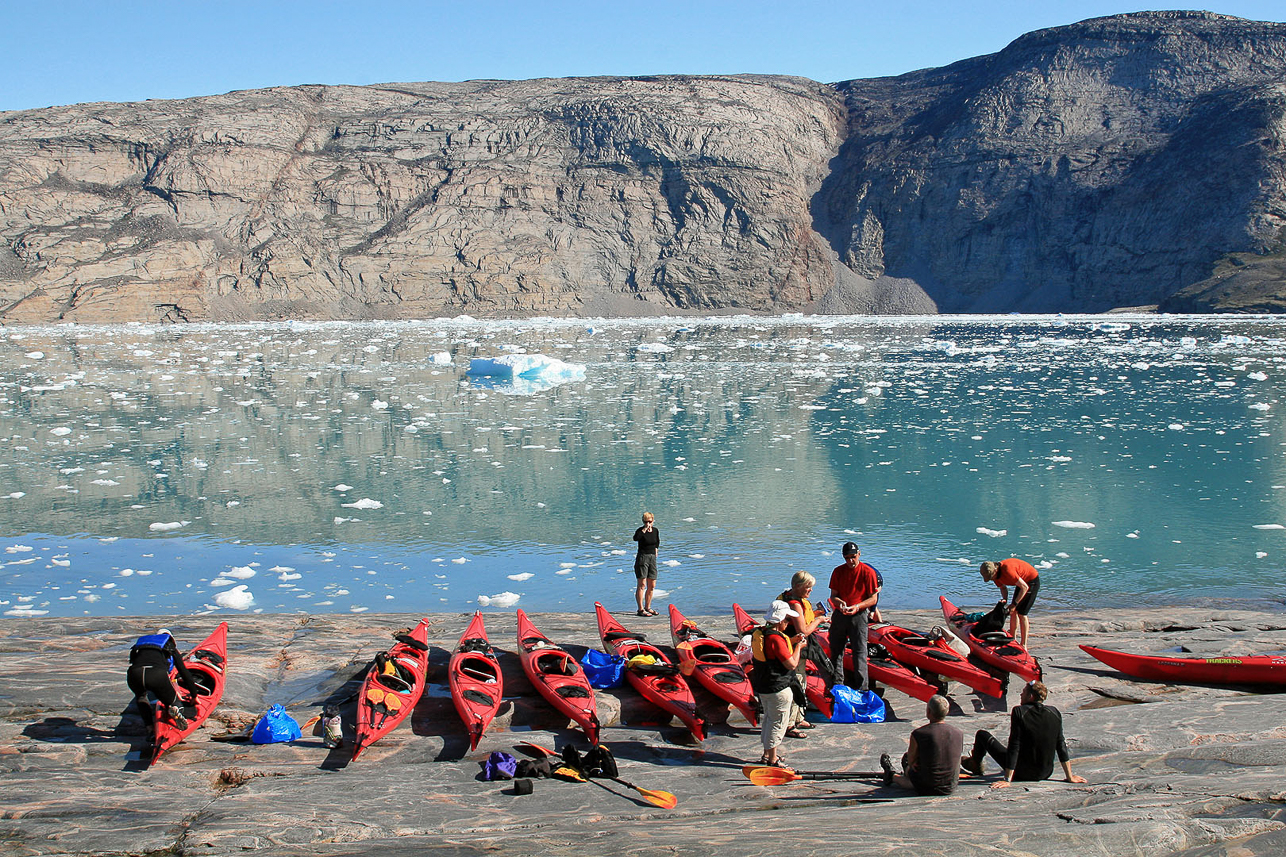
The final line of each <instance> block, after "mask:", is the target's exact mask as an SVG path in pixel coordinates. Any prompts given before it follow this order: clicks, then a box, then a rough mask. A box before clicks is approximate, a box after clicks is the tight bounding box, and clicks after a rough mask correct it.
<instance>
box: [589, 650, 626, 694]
mask: <svg viewBox="0 0 1286 857" xmlns="http://www.w3.org/2000/svg"><path fill="white" fill-rule="evenodd" d="M580 665H581V667H582V668H583V669H584V670H585V678H587V679H589V686H590V687H597V688H609V687H620V686H621V685H622V684H623V683H624V682H625V658H622V657H619V656H618V655H609V654H608V653H607V652H600V651H599V650H598V649H590V650H589V651H587V652H586V653H585V656H584V657H583V658H581V659H580Z"/></svg>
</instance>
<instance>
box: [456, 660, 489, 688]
mask: <svg viewBox="0 0 1286 857" xmlns="http://www.w3.org/2000/svg"><path fill="white" fill-rule="evenodd" d="M460 672H461V673H463V674H464V675H466V676H468V677H469V678H471V679H474V680H475V681H482V682H486V683H487V684H495V681H496V674H495V673H494V672H491V671H490V670H486V669H480V668H478V667H475V666H470V665H469V664H465V665H464V666H462V667H460Z"/></svg>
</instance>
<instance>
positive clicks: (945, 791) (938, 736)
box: [880, 694, 964, 795]
mask: <svg viewBox="0 0 1286 857" xmlns="http://www.w3.org/2000/svg"><path fill="white" fill-rule="evenodd" d="M950 709H951V703H950V701H949V700H948V699H947V698H946V697H945V696H942V695H941V694H935V695H934V696H932V697H930V698H929V702H928V704H927V705H925V708H924V713H925V716H927V717H928V718H929V722H928V723H926V724H924V725H923V726H921V727H920V728H919V729H916V730H915V731H914V732H912V733H911V740H910V741H909V742H908V743H907V748H906V753H905V754H904V755H903V756H902V772H901V773H898V772H895V771H894V770H893V761H892V760H891V759H890V758H889V754H888V753H885V754H883V755H882V756H880V767H881V768H883V769H884V784H885V785H886V786H889V785H892V786H897V787H898V788H902V789H911V790H913V791H915V793H916V794H921V795H949V794H951V793H952V792H954V791H955V790H956V784H957V783H958V782H959V781H960V767H959V765H958V764H957V762H958V759H959V756H960V753H961V752H962V751H963V749H964V733H962V732H961V731H960V730H959V729H957V728H956V727H954V726H952V725H951V724H950V723H947V722H946V719H947V712H948V711H949V710H950Z"/></svg>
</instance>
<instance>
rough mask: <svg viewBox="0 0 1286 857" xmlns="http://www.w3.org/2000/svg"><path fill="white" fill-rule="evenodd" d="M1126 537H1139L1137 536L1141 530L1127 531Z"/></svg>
mask: <svg viewBox="0 0 1286 857" xmlns="http://www.w3.org/2000/svg"><path fill="white" fill-rule="evenodd" d="M1125 537H1126V538H1127V539H1137V538H1138V537H1139V531H1138V530H1135V531H1134V532H1132V533H1126V534H1125Z"/></svg>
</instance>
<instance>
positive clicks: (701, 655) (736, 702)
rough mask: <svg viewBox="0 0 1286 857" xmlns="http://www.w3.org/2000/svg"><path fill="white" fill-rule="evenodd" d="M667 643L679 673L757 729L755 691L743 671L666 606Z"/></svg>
mask: <svg viewBox="0 0 1286 857" xmlns="http://www.w3.org/2000/svg"><path fill="white" fill-rule="evenodd" d="M670 639H671V640H673V641H674V650H675V651H676V652H678V654H679V672H681V673H683V675H685V676H688V677H691V678H695V679H696V680H697V681H699V682H701V685H702V687H704V688H705V689H706V690H708V691H710V692H711V693H713V694H714V695H715V696H717V697H719V698H720V699H722V700H723V701H724V702H727V703H730V704H731V705H733V706H735V707H736V709H737V710H738V711H740V712H741V713H742V714H744V715H745V717H746V719H747V720H749V721H750V725H752V726H758V725H759V715H758V713H757V712H756V711H755V691H754V689H753V688H752V687H751V686H750V680H749V679H747V678H746V671H745V670H743V669H742V668H741V664H739V663H737V659H736V658H734V657H733V656H732V651H731V650H730V649H729V648H728V647H727V646H725V645H724V644H723V643H721V642H719V641H718V640H716V639H714V638H713V637H711V636H710V635H709V634H706V633H704V632H702V630H701V629H700V628H698V627H697V624H696V623H695V622H693V621H692V620H691V619H687V618H685V617H684V615H683V614H682V613H680V612H679V608H678V607H675V606H674V605H673V604H671V605H670Z"/></svg>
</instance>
